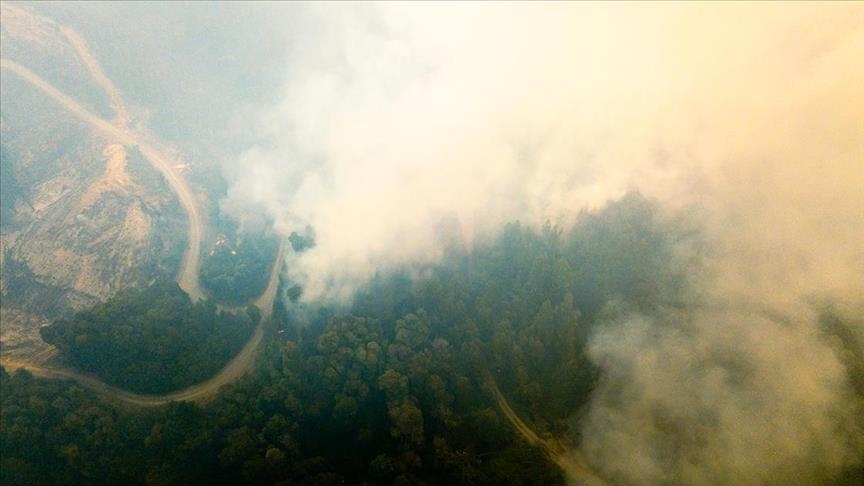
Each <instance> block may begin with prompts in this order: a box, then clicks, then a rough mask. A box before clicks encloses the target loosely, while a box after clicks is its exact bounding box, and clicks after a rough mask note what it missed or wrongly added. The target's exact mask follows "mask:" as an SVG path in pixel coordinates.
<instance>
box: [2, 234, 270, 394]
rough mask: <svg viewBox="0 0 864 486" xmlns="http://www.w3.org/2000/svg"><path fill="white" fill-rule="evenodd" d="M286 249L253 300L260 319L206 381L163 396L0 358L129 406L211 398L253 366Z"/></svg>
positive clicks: (9, 366) (10, 366)
mask: <svg viewBox="0 0 864 486" xmlns="http://www.w3.org/2000/svg"><path fill="white" fill-rule="evenodd" d="M284 250H285V243H284V242H283V243H282V244H281V245H279V251H278V253H277V254H276V259H275V261H274V262H273V265H272V267H271V268H270V280H269V281H268V282H267V288H266V289H265V290H264V292H263V293H262V294H261V297H259V298H258V300H256V301H255V306H256V307H258V310H259V311H260V312H261V319H260V320H259V321H258V325H257V326H255V330H254V331H253V332H252V336H251V337H250V338H249V341H247V342H246V344H245V345H244V346H243V349H241V350H240V352H239V353H237V355H236V356H234V358H233V359H231V361H229V362H228V364H227V365H225V367H224V368H222V370H221V371H219V373H217V374H215V375H214V376H213V377H211V378H210V379H208V380H207V381H204V382H201V383H198V384H196V385H192V386H190V387H188V388H184V389H182V390H178V391H175V392H172V393H167V394H165V395H141V394H137V393H132V392H128V391H126V390H122V389H120V388H116V387H113V386H110V385H108V384H106V383H104V382H102V381H101V380H99V378H98V377H96V376H94V375H91V374H89V373H82V372H80V371H76V370H72V369H68V368H53V367H48V366H43V365H41V364H36V363H33V362H31V361H29V360H27V361H24V360H17V359H8V358H4V359H3V360H2V361H0V364H2V365H3V366H4V367H6V369H7V371H12V370H15V369H18V368H24V369H26V370H28V371H30V372H31V373H33V374H34V375H36V376H41V377H45V378H57V379H73V380H75V381H77V382H78V383H79V384H81V385H82V386H84V387H85V388H89V389H90V390H93V391H95V392H96V393H99V394H101V395H103V396H105V397H108V398H109V399H116V400H119V401H122V402H125V403H129V404H132V405H138V406H142V407H155V406H160V405H165V404H167V403H169V402H205V401H207V400H208V399H209V398H212V397H213V396H214V395H215V394H216V393H217V392H218V391H219V389H220V388H221V387H222V386H223V385H227V384H228V383H231V382H234V381H236V380H237V379H239V378H240V377H242V376H243V375H245V374H246V373H248V372H249V371H251V370H252V368H253V367H254V365H255V357H256V356H257V355H258V347H259V345H260V344H261V339H262V338H263V336H264V325H265V324H266V323H267V321H268V320H269V319H270V316H271V315H272V314H273V305H274V304H275V302H276V292H277V291H278V289H279V274H280V271H281V269H282V257H283V254H284Z"/></svg>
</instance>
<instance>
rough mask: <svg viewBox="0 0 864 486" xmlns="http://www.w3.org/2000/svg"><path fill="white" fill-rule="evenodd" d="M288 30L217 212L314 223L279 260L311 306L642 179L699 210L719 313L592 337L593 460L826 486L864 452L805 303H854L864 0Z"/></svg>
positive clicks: (610, 470) (322, 16) (335, 12)
mask: <svg viewBox="0 0 864 486" xmlns="http://www.w3.org/2000/svg"><path fill="white" fill-rule="evenodd" d="M294 15H300V18H299V19H298V18H293V19H292V21H291V22H290V25H291V26H292V28H293V29H295V30H294V31H293V32H292V33H291V34H289V37H290V39H291V47H290V49H289V58H288V72H287V76H286V79H287V82H286V84H285V87H284V96H283V97H282V98H281V100H280V102H279V103H277V104H275V105H274V106H273V107H272V108H271V109H269V110H267V111H266V112H265V113H263V114H262V116H261V117H260V120H259V122H258V131H259V133H260V134H261V137H262V140H265V141H266V142H264V143H262V144H261V145H260V146H258V147H255V148H253V149H251V150H249V151H248V152H247V153H245V154H244V156H243V157H242V158H241V160H238V161H236V162H235V163H232V164H231V165H230V166H229V167H227V168H226V174H227V175H228V178H229V180H230V182H231V186H230V189H229V194H228V197H227V198H226V200H225V201H223V207H224V208H225V209H226V210H228V211H231V212H233V213H235V214H237V215H239V216H240V217H243V215H244V214H247V213H260V212H261V211H262V209H263V210H264V211H265V212H266V214H267V215H268V216H269V217H270V218H272V220H273V221H275V224H276V226H277V228H278V229H279V230H280V231H282V232H283V233H285V234H286V235H287V234H289V233H290V232H291V231H299V230H302V229H303V228H304V227H305V226H306V225H307V224H309V225H312V226H313V227H314V229H315V232H316V239H317V246H316V247H315V248H314V249H313V250H311V251H309V252H307V253H304V254H302V255H299V256H294V257H292V261H291V262H290V265H289V268H290V270H289V271H290V272H291V274H292V277H293V278H294V279H296V280H299V281H301V282H303V283H304V285H305V289H306V294H305V298H316V297H345V296H347V295H348V294H350V292H351V289H352V288H353V287H354V285H355V284H356V283H358V282H362V281H363V280H364V279H365V278H367V277H368V276H370V275H371V274H372V273H373V272H374V271H375V270H376V269H379V268H382V267H384V266H387V265H390V264H396V263H405V262H415V261H432V260H434V259H436V258H438V257H439V255H440V250H441V244H442V240H443V238H442V237H441V235H440V231H439V230H438V228H440V225H439V224H438V223H439V222H440V221H442V220H446V221H456V222H458V223H457V225H458V227H459V231H460V232H461V237H462V238H463V239H464V240H465V241H466V242H467V243H469V244H470V242H471V241H473V239H474V238H475V237H476V236H478V235H484V234H488V233H491V232H494V231H495V230H496V228H498V227H500V225H501V223H502V222H505V221H509V220H513V219H520V220H522V221H523V222H527V223H529V224H541V223H542V222H544V221H546V220H551V221H552V222H553V223H559V224H563V225H565V226H566V224H567V223H568V222H569V221H572V219H573V218H574V217H575V214H576V213H577V212H578V211H579V210H581V209H584V208H594V207H599V206H602V205H603V204H604V203H605V202H606V201H608V200H610V199H612V198H615V197H618V196H620V195H622V194H623V193H625V192H626V191H628V190H630V189H638V190H640V191H641V192H643V193H644V194H646V195H648V196H649V197H652V198H655V199H657V200H659V201H661V202H662V203H663V204H664V205H665V206H666V207H667V208H668V209H669V210H670V211H688V212H692V213H695V214H699V215H700V216H701V217H702V221H703V223H704V229H705V233H706V238H707V241H709V242H710V244H711V259H710V262H709V269H710V272H709V274H710V278H709V281H708V282H703V284H704V285H705V286H706V296H707V297H706V299H707V300H710V301H712V302H714V303H715V304H716V303H718V302H719V303H722V305H723V306H725V307H726V310H725V311H723V312H720V311H712V312H694V313H693V314H692V315H690V316H687V317H686V318H685V317H680V316H679V317H676V318H675V319H677V321H676V322H679V324H678V325H677V327H675V326H673V327H671V328H670V327H668V326H667V327H662V329H665V330H663V331H662V332H654V331H650V329H653V328H655V327H657V325H656V324H657V322H659V321H662V320H663V319H662V318H660V317H651V318H649V317H638V316H637V317H633V318H621V319H619V320H618V322H617V324H613V325H610V327H609V328H608V329H607V330H605V331H603V332H601V333H600V334H599V335H598V336H597V337H596V339H595V342H594V344H593V347H592V350H591V352H592V357H593V359H595V361H596V362H597V363H598V364H600V365H601V367H602V368H603V369H604V370H605V372H606V374H605V377H606V378H604V380H605V381H604V382H603V384H602V385H601V388H600V390H598V393H597V396H596V399H595V401H594V402H593V404H592V407H591V411H590V413H589V414H588V416H587V418H586V421H585V423H584V424H583V431H584V432H585V437H587V439H586V454H587V455H588V457H589V459H590V460H591V461H593V462H594V464H595V466H596V467H597V468H598V469H599V470H600V471H603V472H605V473H606V474H609V475H612V476H614V477H615V478H618V479H621V480H625V481H633V482H643V481H647V482H655V481H657V482H663V481H667V480H669V481H673V482H678V481H680V482H684V483H700V482H705V481H703V479H707V480H708V482H712V481H714V480H716V481H720V482H730V483H738V482H760V481H762V480H768V481H782V480H784V479H794V478H796V477H798V478H802V479H803V480H812V481H817V480H819V479H820V478H824V477H828V476H830V475H831V474H833V473H834V472H836V471H837V470H838V469H839V468H841V467H842V466H844V465H848V464H850V463H854V460H855V458H859V459H860V455H861V449H860V448H861V445H860V438H861V435H860V430H859V429H856V428H855V427H851V426H850V423H851V424H853V425H854V424H855V420H854V415H850V414H852V413H853V408H850V407H852V405H848V403H847V402H849V387H848V383H847V381H848V380H846V379H845V378H844V377H845V374H844V373H845V371H844V369H843V365H842V364H841V363H840V361H839V358H838V356H837V355H836V348H835V347H832V346H829V345H828V344H827V343H826V341H824V340H822V339H820V338H819V337H818V332H817V330H816V325H815V321H814V319H813V318H812V316H809V315H807V312H808V311H807V310H806V308H804V307H802V306H801V304H800V302H802V299H814V298H820V299H821V298H829V297H830V298H836V299H841V300H845V301H853V302H854V301H856V300H860V298H861V296H862V295H864V279H862V278H861V275H862V274H864V96H862V95H861V91H862V86H864V6H862V5H860V4H851V3H850V4H827V5H826V4H794V5H779V4H758V5H751V4H747V5H739V4H732V5H726V4H724V5H714V4H694V5H680V4H647V5H646V4H582V3H554V4H539V5H538V4H518V3H507V4H479V3H478V4H376V5H374V6H369V5H351V6H350V7H346V6H344V5H341V4H340V5H327V4H325V5H310V6H305V7H304V8H301V9H300V12H298V13H295V14H294ZM752 308H769V309H774V310H775V311H779V312H785V313H787V314H788V315H792V316H794V319H792V321H791V323H789V324H787V325H780V324H778V323H777V322H775V320H772V319H767V318H765V317H764V316H762V315H760V314H759V313H758V312H750V311H746V310H741V309H752ZM802 309H804V310H802ZM859 322H860V321H859ZM673 328H674V329H678V330H675V331H674V332H673V331H672V330H670V329H673ZM853 332H858V333H861V332H862V331H861V330H860V329H856V330H854V331H853ZM862 334H864V333H862ZM860 342H864V340H860V341H859V343H860ZM736 353H739V354H741V355H742V356H743V358H740V359H738V358H735V357H734V355H735V354H736ZM727 356H732V357H731V358H729V359H727V358H726V357H727ZM796 357H800V359H796ZM739 365H740V367H743V368H742V369H744V370H745V371H741V376H740V377H738V378H736V377H735V376H733V375H735V372H734V370H735V369H737V368H736V366H739ZM739 378H740V379H739ZM736 380H737V381H736ZM662 424H667V426H665V427H666V429H664V426H663V425H662ZM690 427H695V428H694V429H692V430H691V429H689V428H690ZM667 429H668V430H667ZM676 434H678V435H677V436H680V435H681V434H683V435H685V436H687V439H686V440H677V439H676V440H672V439H671V437H677V436H676ZM669 444H672V445H675V446H676V447H683V449H675V450H672V449H670V448H669ZM760 465H762V466H764V467H760ZM780 471H782V472H780ZM796 475H797V476H796Z"/></svg>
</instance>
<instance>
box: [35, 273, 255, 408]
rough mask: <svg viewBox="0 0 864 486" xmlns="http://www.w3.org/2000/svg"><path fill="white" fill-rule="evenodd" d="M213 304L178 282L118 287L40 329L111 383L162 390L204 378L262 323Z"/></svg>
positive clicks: (84, 366)
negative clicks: (113, 292) (104, 297)
mask: <svg viewBox="0 0 864 486" xmlns="http://www.w3.org/2000/svg"><path fill="white" fill-rule="evenodd" d="M257 319H258V316H257V311H256V310H255V309H254V308H250V309H248V310H247V312H245V313H242V312H241V313H238V314H237V315H235V314H232V313H230V312H219V311H218V310H217V309H216V305H215V304H213V303H212V302H198V303H194V304H193V303H192V302H191V300H190V299H189V296H187V295H186V294H185V293H184V292H183V291H182V290H181V289H180V287H179V286H177V284H176V283H174V282H160V283H156V284H154V285H152V286H150V287H149V288H146V289H136V290H127V291H123V292H120V293H119V294H117V295H116V296H114V297H113V298H111V299H110V300H108V301H107V302H105V303H102V304H97V305H96V306H94V307H92V308H90V309H88V310H85V311H82V312H79V313H77V314H76V315H75V317H74V318H73V319H71V320H58V321H56V322H54V323H53V324H51V325H50V326H46V327H43V328H42V329H41V330H40V333H41V335H42V339H44V340H45V342H47V343H49V344H53V345H55V346H57V348H58V349H60V351H62V352H63V354H64V355H65V356H66V357H68V359H69V360H70V361H71V363H72V364H73V365H75V366H77V367H79V368H81V369H82V370H85V371H89V372H92V373H95V374H96V375H98V376H99V377H100V378H101V379H102V380H104V381H105V382H106V383H109V384H111V385H114V386H117V387H120V388H123V389H126V390H130V391H134V392H138V393H164V392H169V391H172V390H177V389H180V388H183V387H185V386H189V385H192V384H194V383H197V382H200V381H203V380H205V379H207V378H209V377H210V376H212V375H213V374H215V373H216V372H218V371H219V369H220V368H221V367H222V366H224V365H225V364H226V363H227V362H228V360H230V359H231V357H233V356H234V355H235V354H236V353H237V352H238V351H239V350H240V348H241V347H242V346H243V344H244V343H245V342H246V340H247V339H248V338H249V335H250V334H251V332H252V329H253V328H254V326H255V323H256V322H257Z"/></svg>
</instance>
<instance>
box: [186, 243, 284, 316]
mask: <svg viewBox="0 0 864 486" xmlns="http://www.w3.org/2000/svg"><path fill="white" fill-rule="evenodd" d="M278 248H279V239H278V238H277V237H276V236H274V235H268V234H262V233H247V234H240V235H239V236H238V235H237V234H235V233H234V232H233V231H232V232H228V233H227V234H224V233H223V234H221V235H220V236H219V237H218V238H217V239H216V243H215V244H214V245H213V247H212V248H211V249H210V251H209V252H207V253H206V254H205V255H204V257H203V260H202V262H201V284H202V285H203V286H204V288H205V289H206V290H207V292H208V293H209V294H210V295H211V296H212V297H213V298H215V299H216V300H218V301H220V302H225V303H228V304H242V303H246V302H248V301H249V300H250V299H252V298H254V297H257V296H258V295H260V294H261V292H263V291H264V287H266V286H267V279H268V277H269V276H270V267H271V266H272V265H273V259H274V258H275V256H276V252H277V250H278Z"/></svg>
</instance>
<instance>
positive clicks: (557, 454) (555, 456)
mask: <svg viewBox="0 0 864 486" xmlns="http://www.w3.org/2000/svg"><path fill="white" fill-rule="evenodd" d="M489 384H490V385H489V386H490V388H492V391H493V393H494V394H495V400H496V401H497V402H498V408H499V409H501V412H502V413H504V415H505V416H506V417H507V420H509V421H510V424H512V425H513V428H515V429H516V431H517V432H519V435H521V436H522V437H523V438H524V439H525V440H526V441H528V443H529V444H531V445H533V446H537V447H540V448H541V449H542V450H543V452H544V453H545V454H546V456H547V457H549V459H550V460H551V461H552V462H554V463H555V464H557V465H558V467H560V468H561V470H562V471H564V474H565V475H566V476H567V482H568V484H574V485H575V484H584V485H591V486H595V485H597V486H599V485H602V484H605V483H604V482H603V480H601V479H600V478H599V477H597V475H595V474H594V473H593V472H592V471H591V470H590V469H589V468H588V466H587V464H586V462H585V459H584V458H582V455H581V454H580V453H579V451H571V450H570V449H568V448H567V447H565V446H564V444H562V443H560V442H559V441H557V440H554V439H550V440H547V439H543V438H542V437H540V436H539V435H537V433H536V432H534V430H533V429H531V427H529V426H528V424H526V423H525V422H524V421H523V420H522V419H521V418H520V417H519V415H517V414H516V412H515V411H513V408H512V407H511V406H510V403H508V402H507V398H505V397H504V395H503V394H502V393H501V390H499V389H498V384H496V383H495V381H494V380H492V379H491V378H490V379H489Z"/></svg>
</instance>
